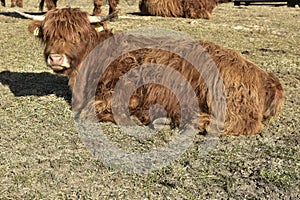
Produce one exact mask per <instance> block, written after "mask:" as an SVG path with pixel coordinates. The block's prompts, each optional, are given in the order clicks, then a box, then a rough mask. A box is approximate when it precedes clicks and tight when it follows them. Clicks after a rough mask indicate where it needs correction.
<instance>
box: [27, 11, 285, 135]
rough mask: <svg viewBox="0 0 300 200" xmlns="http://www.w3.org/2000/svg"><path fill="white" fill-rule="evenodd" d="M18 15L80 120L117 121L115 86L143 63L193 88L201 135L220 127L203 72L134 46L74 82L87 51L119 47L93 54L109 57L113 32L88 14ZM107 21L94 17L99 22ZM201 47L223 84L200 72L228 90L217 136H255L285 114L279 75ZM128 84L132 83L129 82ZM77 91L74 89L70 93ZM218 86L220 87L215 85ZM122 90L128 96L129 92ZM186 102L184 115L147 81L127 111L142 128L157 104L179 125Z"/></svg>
mask: <svg viewBox="0 0 300 200" xmlns="http://www.w3.org/2000/svg"><path fill="white" fill-rule="evenodd" d="M22 15H24V16H26V17H28V18H32V19H34V20H33V21H32V22H31V23H30V24H29V30H30V32H32V33H35V35H36V36H38V37H39V38H40V40H41V41H42V42H43V43H44V44H45V50H44V56H45V60H46V63H47V65H48V66H50V67H51V68H52V69H53V71H54V72H55V73H57V74H62V75H66V76H68V77H69V86H70V88H71V90H72V92H73V99H72V101H73V102H72V108H73V110H75V111H77V112H80V113H81V114H80V115H79V116H80V117H82V118H86V117H88V112H86V111H88V110H90V109H91V108H95V110H96V114H97V117H98V119H99V121H102V122H104V121H111V122H115V117H116V116H114V115H113V112H112V106H113V105H112V95H113V93H114V90H115V86H116V83H117V82H118V81H119V80H120V78H121V77H122V76H123V75H124V74H125V73H127V72H128V71H129V70H132V69H135V68H137V67H139V66H147V63H148V64H149V63H150V64H151V63H155V64H157V65H160V66H163V67H164V68H165V73H166V74H167V77H171V73H172V70H170V69H173V71H174V70H176V71H178V72H179V73H180V74H182V76H183V77H185V79H186V80H187V81H188V82H189V84H190V85H191V87H192V88H193V90H194V92H195V94H196V95H197V96H196V99H197V102H198V103H199V104H198V105H199V109H200V110H199V113H198V114H199V116H200V120H199V121H197V127H198V129H199V131H201V132H202V131H203V132H205V131H207V129H210V128H211V127H210V126H209V124H210V123H213V124H218V123H219V122H218V121H214V120H216V119H215V116H214V114H217V113H212V107H213V105H212V99H211V98H212V96H211V94H210V93H209V90H208V87H209V86H207V85H206V83H205V81H204V80H203V78H202V74H200V73H199V72H198V71H197V70H196V69H195V67H193V66H192V65H191V63H189V62H188V61H187V60H185V59H183V58H182V57H180V56H179V55H177V54H174V53H172V52H169V51H166V50H161V49H139V50H135V51H131V52H127V53H125V54H123V55H122V56H120V57H118V58H117V59H115V60H114V61H113V62H111V63H110V65H109V67H108V68H107V69H106V70H105V71H104V72H103V73H102V76H101V77H95V75H96V74H97V73H96V72H97V70H99V69H98V68H103V66H102V65H101V63H99V61H98V60H96V61H93V60H92V61H91V63H89V66H98V68H97V67H96V68H92V69H90V68H88V69H89V70H86V74H81V75H83V77H81V76H78V77H77V75H78V72H79V71H82V70H83V71H84V70H85V69H86V67H87V66H86V65H85V66H83V65H82V63H83V60H84V59H85V58H86V57H87V56H88V54H89V53H90V52H91V51H92V50H93V49H94V48H95V47H96V46H97V45H98V44H100V43H101V44H103V43H105V42H104V41H105V40H106V39H109V38H113V39H112V41H115V42H116V44H111V45H108V46H107V52H106V51H103V52H99V53H100V54H99V55H98V54H97V56H96V57H99V56H105V55H107V56H105V57H108V59H109V58H110V57H109V55H111V54H113V52H114V51H115V49H112V47H113V46H114V45H116V46H119V41H118V40H115V39H114V37H117V36H118V35H114V34H113V33H112V32H111V31H110V30H106V29H104V30H101V31H99V29H95V24H94V22H95V20H94V18H92V17H96V16H89V15H88V14H87V13H86V12H82V11H80V10H79V9H69V8H68V9H67V8H65V9H60V10H59V9H58V10H51V11H49V12H47V13H46V14H45V15H44V16H30V15H26V14H24V13H22ZM107 18H108V17H106V18H98V19H100V21H103V20H105V19H107ZM61 19H63V20H61ZM96 21H97V20H96ZM98 22H99V20H98ZM98 31H99V32H98ZM131 38H132V40H137V42H138V43H140V44H144V43H145V42H146V41H145V38H142V40H141V41H139V38H138V37H134V36H132V37H131ZM155 41H156V40H155ZM184 42H185V41H184V40H183V41H180V40H178V41H176V42H175V44H178V46H181V45H184ZM198 44H199V45H201V46H202V47H203V48H204V50H205V51H203V52H202V53H201V52H200V55H198V52H194V53H197V55H196V54H195V56H196V57H201V58H202V57H203V58H204V57H206V56H209V57H210V58H211V59H212V60H213V61H214V64H215V66H216V68H217V69H218V71H219V74H220V76H221V77H222V79H221V80H220V79H218V78H217V77H215V76H214V73H213V68H210V63H204V62H205V60H203V63H199V65H200V66H201V67H205V71H204V73H205V74H206V75H207V77H206V78H208V79H211V80H212V81H213V83H214V84H215V83H216V82H218V81H219V82H220V81H221V82H222V83H223V84H224V87H225V101H226V108H224V107H222V108H220V110H218V112H223V111H222V109H225V110H226V117H225V122H224V124H223V123H222V125H223V129H222V133H223V134H230V135H253V134H257V133H258V132H260V131H261V129H262V125H263V124H266V123H268V122H269V120H270V119H271V118H273V117H275V116H277V115H278V113H279V112H280V110H281V109H282V106H283V99H284V94H283V87H282V85H281V84H280V82H279V80H278V78H276V77H275V76H274V75H273V74H272V73H270V72H266V71H265V70H263V69H262V68H260V67H258V66H257V65H255V64H254V63H252V62H250V61H248V60H246V59H245V58H243V57H242V56H241V55H240V54H238V53H236V52H234V51H232V50H229V49H226V48H223V47H220V46H218V45H216V44H213V43H211V42H205V41H198ZM128 45H130V44H128ZM128 45H127V46H128ZM191 48H192V46H191ZM192 53H193V52H192ZM93 62H94V63H93ZM101 62H102V61H101ZM206 64H207V66H206ZM145 69H147V68H145ZM100 70H101V69H100ZM143 73H145V76H143V77H142V78H147V77H148V76H150V77H153V76H154V77H159V76H160V75H159V74H156V73H158V72H156V71H149V72H147V70H145V71H143ZM85 76H86V77H85ZM89 80H93V81H96V83H97V85H98V86H97V90H96V93H94V94H93V95H95V96H93V98H87V96H89V95H88V94H89V92H90V91H89V88H86V87H85V86H86V85H87V84H88V83H87V82H85V81H89ZM125 80H126V79H125ZM214 81H216V82H214ZM127 83H128V84H132V83H131V82H127ZM173 83H174V84H176V83H177V81H176V80H173ZM74 88H76V90H75V91H74ZM78 88H79V89H78ZM215 89H216V90H219V89H220V88H215ZM121 91H122V92H124V93H127V92H129V91H128V90H127V89H124V90H121ZM219 92H220V91H219ZM185 97H188V95H183V97H182V98H183V101H185V102H186V103H187V104H186V105H188V106H187V107H186V108H185V109H183V110H181V107H180V106H181V105H180V104H179V102H178V99H177V97H176V96H175V95H174V93H172V92H171V91H170V90H168V89H167V88H165V87H163V86H161V85H158V84H145V85H142V86H141V87H139V88H137V90H136V91H135V92H134V93H133V94H132V95H131V96H130V100H129V102H128V109H129V114H130V116H132V117H135V118H137V119H138V120H139V121H140V122H141V123H142V124H145V125H147V124H149V123H151V121H152V120H153V119H154V118H153V116H156V115H155V113H154V114H153V113H152V114H153V115H152V117H151V116H149V115H150V114H149V109H150V108H151V106H153V105H157V104H159V105H161V106H162V107H163V108H164V109H165V111H166V112H167V117H168V118H169V119H171V120H172V122H174V124H175V125H176V124H177V125H178V123H179V124H180V120H181V119H182V120H184V119H185V117H186V115H189V114H190V112H189V111H192V109H191V108H190V107H189V102H190V101H191V99H189V98H185ZM220 100H221V99H220ZM223 101H224V100H223ZM117 103H118V102H117ZM181 111H182V112H181Z"/></svg>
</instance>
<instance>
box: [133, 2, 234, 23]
mask: <svg viewBox="0 0 300 200" xmlns="http://www.w3.org/2000/svg"><path fill="white" fill-rule="evenodd" d="M231 1H232V0H141V1H140V3H139V8H140V11H141V13H142V14H144V15H156V16H163V17H185V18H194V19H196V18H204V19H209V18H211V15H212V11H213V9H214V8H215V7H216V6H217V5H219V4H220V3H227V2H231Z"/></svg>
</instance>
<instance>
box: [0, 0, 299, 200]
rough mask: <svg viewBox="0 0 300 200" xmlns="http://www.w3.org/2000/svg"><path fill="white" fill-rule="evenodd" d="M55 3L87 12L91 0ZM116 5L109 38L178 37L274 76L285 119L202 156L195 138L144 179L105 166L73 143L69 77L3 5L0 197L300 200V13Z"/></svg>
mask: <svg viewBox="0 0 300 200" xmlns="http://www.w3.org/2000/svg"><path fill="white" fill-rule="evenodd" d="M7 4H8V6H9V5H10V2H7ZM24 4H25V5H24V8H19V10H21V11H28V12H38V0H27V1H25V2H24ZM58 5H59V7H66V6H72V7H79V8H81V9H82V10H85V11H87V12H89V13H91V12H92V8H93V5H92V1H79V0H74V1H66V0H60V1H58ZM118 7H119V9H120V19H119V20H116V21H114V22H109V23H108V27H110V28H112V29H113V30H114V31H124V30H131V29H133V30H134V29H139V28H145V27H149V28H151V27H160V28H164V29H170V30H174V31H179V32H180V33H182V34H186V35H188V36H189V37H191V38H193V39H201V40H208V41H212V42H214V43H216V44H219V45H221V46H224V47H227V48H230V49H234V50H235V51H237V52H239V53H241V54H243V56H244V57H246V58H248V59H250V60H251V61H253V62H254V63H256V64H258V65H260V66H261V67H262V68H264V69H265V70H267V71H270V72H273V73H274V74H275V75H276V76H277V77H278V78H279V79H280V81H281V83H282V84H283V86H284V89H285V104H284V109H283V111H282V113H281V114H280V116H279V117H278V118H277V119H275V120H274V121H272V122H271V123H270V124H269V125H268V126H265V127H264V129H263V131H262V132H261V133H260V134H258V135H256V136H249V137H248V136H241V137H233V136H220V138H219V140H218V143H217V146H216V147H215V148H214V149H213V150H212V151H211V152H209V154H208V155H206V156H204V157H203V156H202V157H200V156H199V155H200V154H201V148H200V147H201V144H202V141H203V140H205V136H203V135H196V137H195V138H194V141H193V144H192V145H191V146H190V147H189V148H188V149H187V151H185V153H184V154H183V155H182V156H181V157H180V158H179V159H178V160H176V161H174V162H173V163H172V164H171V165H168V166H166V167H163V168H161V169H158V170H155V171H152V172H150V173H147V174H134V173H128V172H123V171H119V170H117V169H114V168H111V167H107V166H106V165H104V164H103V163H102V162H101V161H99V160H97V159H95V158H94V157H93V156H92V154H90V153H89V151H88V150H87V149H86V147H85V146H84V144H83V142H82V141H81V140H80V138H79V136H78V130H77V129H76V126H75V122H74V116H73V113H72V111H71V110H70V98H71V94H70V91H69V90H68V86H67V81H68V80H67V79H66V78H65V77H60V76H56V75H55V74H53V73H52V71H51V70H50V69H49V68H48V67H47V66H46V64H45V61H44V58H43V45H42V44H40V42H39V41H38V40H37V39H36V38H35V37H34V36H32V35H31V34H30V33H29V32H28V31H27V25H28V23H29V20H27V19H23V18H21V17H20V16H19V15H17V14H16V13H14V10H13V9H11V8H9V7H6V8H4V7H0V31H1V39H0V51H1V59H0V199H299V198H300V187H299V185H300V93H299V89H300V37H299V33H300V8H299V7H296V8H288V7H286V6H282V7H273V6H248V7H244V6H241V7H234V6H233V4H232V3H228V4H222V5H220V6H219V7H217V8H216V9H215V10H214V13H213V17H212V19H210V20H203V19H197V20H193V19H179V18H162V17H150V16H139V15H136V14H134V13H136V12H138V3H137V1H134V0H132V1H130V0H127V1H122V0H121V3H120V5H119V6H118ZM107 9H108V8H107V6H105V7H104V11H105V12H106V11H107ZM108 126H111V127H113V125H108ZM110 130H112V131H113V130H114V129H113V128H112V129H110ZM117 139H118V138H117ZM166 141H167V139H166Z"/></svg>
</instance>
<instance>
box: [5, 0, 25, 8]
mask: <svg viewBox="0 0 300 200" xmlns="http://www.w3.org/2000/svg"><path fill="white" fill-rule="evenodd" d="M1 5H2V6H5V0H1ZM15 6H18V7H23V0H11V7H15Z"/></svg>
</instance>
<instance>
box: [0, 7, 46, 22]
mask: <svg viewBox="0 0 300 200" xmlns="http://www.w3.org/2000/svg"><path fill="white" fill-rule="evenodd" d="M16 10H17V8H16ZM25 13H27V14H30V15H44V14H45V13H46V12H25ZM0 15H3V16H7V17H13V18H18V19H27V18H26V17H23V16H22V15H20V14H19V13H17V12H0Z"/></svg>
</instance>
